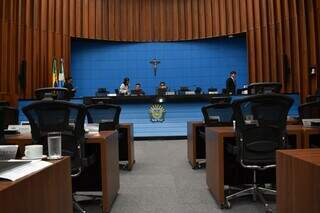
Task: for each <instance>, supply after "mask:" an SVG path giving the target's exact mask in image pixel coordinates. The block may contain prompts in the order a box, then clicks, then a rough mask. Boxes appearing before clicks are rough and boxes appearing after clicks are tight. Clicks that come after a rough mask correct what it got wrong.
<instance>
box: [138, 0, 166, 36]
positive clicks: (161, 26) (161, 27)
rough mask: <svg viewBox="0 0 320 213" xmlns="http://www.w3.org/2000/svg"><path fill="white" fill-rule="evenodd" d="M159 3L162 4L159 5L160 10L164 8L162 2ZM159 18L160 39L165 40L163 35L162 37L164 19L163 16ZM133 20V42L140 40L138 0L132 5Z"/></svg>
mask: <svg viewBox="0 0 320 213" xmlns="http://www.w3.org/2000/svg"><path fill="white" fill-rule="evenodd" d="M161 2H162V4H161V5H160V8H161V7H162V6H165V4H164V3H163V1H161ZM160 11H161V12H163V11H162V10H160ZM160 18H161V25H160V29H161V37H163V39H165V35H164V26H165V23H164V22H163V19H164V18H165V14H161V15H160ZM133 20H134V25H133V27H134V28H133V40H138V39H139V38H140V0H137V1H135V4H133Z"/></svg>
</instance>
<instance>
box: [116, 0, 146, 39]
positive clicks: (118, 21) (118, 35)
mask: <svg viewBox="0 0 320 213" xmlns="http://www.w3.org/2000/svg"><path fill="white" fill-rule="evenodd" d="M114 16H115V17H114V39H113V40H117V41H122V38H121V33H120V31H121V5H120V1H119V0H116V1H114ZM140 37H141V34H140Z"/></svg>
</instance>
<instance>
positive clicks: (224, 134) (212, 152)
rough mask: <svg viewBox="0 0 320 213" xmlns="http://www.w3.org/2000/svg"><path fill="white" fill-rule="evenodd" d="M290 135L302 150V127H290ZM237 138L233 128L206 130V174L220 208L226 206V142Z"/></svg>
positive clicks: (209, 186) (288, 127) (210, 189)
mask: <svg viewBox="0 0 320 213" xmlns="http://www.w3.org/2000/svg"><path fill="white" fill-rule="evenodd" d="M287 131H288V135H295V137H296V141H297V147H298V148H302V142H301V138H302V131H301V126H300V125H288V126H287ZM232 137H235V132H234V129H233V127H207V128H206V159H207V164H206V173H207V185H208V189H209V191H210V192H211V194H212V195H213V197H214V198H215V200H216V201H217V203H218V204H219V205H220V206H224V202H225V195H224V140H225V138H232Z"/></svg>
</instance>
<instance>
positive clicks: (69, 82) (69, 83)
mask: <svg viewBox="0 0 320 213" xmlns="http://www.w3.org/2000/svg"><path fill="white" fill-rule="evenodd" d="M63 87H64V88H67V89H68V91H69V94H68V97H69V98H72V97H74V94H75V93H76V89H75V88H73V85H72V77H68V78H67V79H66V82H65V83H64V85H63Z"/></svg>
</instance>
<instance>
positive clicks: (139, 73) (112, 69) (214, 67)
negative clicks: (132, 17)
mask: <svg viewBox="0 0 320 213" xmlns="http://www.w3.org/2000/svg"><path fill="white" fill-rule="evenodd" d="M71 57H72V60H71V73H72V76H73V81H74V86H75V87H77V88H78V90H77V93H76V96H77V97H82V96H92V95H94V94H95V92H96V90H97V88H99V87H105V88H107V90H109V91H112V92H113V91H114V89H116V88H118V87H119V85H120V83H121V82H122V79H123V78H124V77H126V76H127V77H129V78H130V80H131V82H130V87H131V89H132V88H133V87H134V84H135V83H136V82H140V83H141V84H142V87H143V89H144V90H145V91H146V93H147V94H149V95H151V94H154V92H155V88H156V87H157V86H158V85H159V82H160V81H165V82H166V83H167V84H168V86H169V88H170V89H171V91H174V90H177V89H179V87H180V86H188V87H189V88H190V89H194V88H195V87H196V86H199V87H201V88H202V89H203V90H205V91H207V89H208V88H209V87H214V88H218V89H219V90H220V91H221V89H222V88H224V87H225V80H226V78H227V76H228V73H229V72H230V71H231V70H236V71H237V72H238V77H237V85H238V87H242V85H244V84H247V81H248V80H247V79H248V74H247V73H248V71H247V70H248V66H247V50H246V39H245V37H236V38H232V39H230V38H218V39H205V40H196V41H184V42H152V43H125V42H106V41H91V40H73V41H72V54H71ZM154 57H156V58H157V59H159V60H160V64H159V66H158V71H157V76H154V74H153V70H152V66H151V64H150V63H149V62H150V60H152V59H153V58H154Z"/></svg>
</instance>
